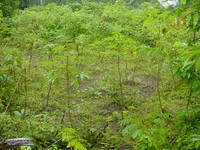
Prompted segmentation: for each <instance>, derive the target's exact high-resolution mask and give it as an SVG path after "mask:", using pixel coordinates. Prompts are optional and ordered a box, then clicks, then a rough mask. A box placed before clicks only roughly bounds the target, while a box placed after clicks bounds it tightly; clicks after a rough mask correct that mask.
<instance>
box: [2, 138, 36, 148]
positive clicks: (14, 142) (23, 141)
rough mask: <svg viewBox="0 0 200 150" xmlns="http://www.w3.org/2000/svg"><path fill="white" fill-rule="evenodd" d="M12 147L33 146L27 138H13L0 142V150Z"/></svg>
mask: <svg viewBox="0 0 200 150" xmlns="http://www.w3.org/2000/svg"><path fill="white" fill-rule="evenodd" d="M14 146H33V143H32V141H31V139H28V138H15V139H9V140H5V141H2V142H0V150H1V149H5V148H10V147H14Z"/></svg>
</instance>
